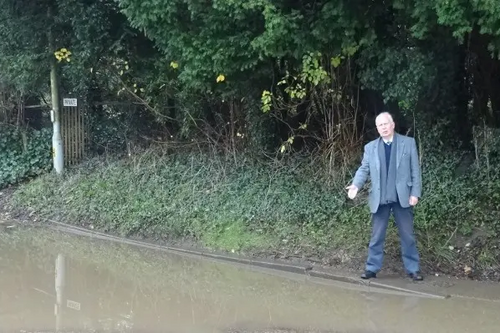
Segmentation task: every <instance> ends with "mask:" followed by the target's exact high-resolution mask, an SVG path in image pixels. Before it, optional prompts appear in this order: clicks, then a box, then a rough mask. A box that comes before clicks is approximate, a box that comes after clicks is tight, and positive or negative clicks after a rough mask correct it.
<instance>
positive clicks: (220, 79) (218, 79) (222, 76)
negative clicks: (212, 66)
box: [216, 74, 226, 83]
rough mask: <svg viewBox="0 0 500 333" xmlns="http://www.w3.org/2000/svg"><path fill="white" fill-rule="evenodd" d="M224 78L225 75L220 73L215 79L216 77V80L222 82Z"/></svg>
mask: <svg viewBox="0 0 500 333" xmlns="http://www.w3.org/2000/svg"><path fill="white" fill-rule="evenodd" d="M225 79H226V77H225V76H224V75H222V74H220V75H219V76H217V79H216V82H217V83H218V82H223V81H224V80H225Z"/></svg>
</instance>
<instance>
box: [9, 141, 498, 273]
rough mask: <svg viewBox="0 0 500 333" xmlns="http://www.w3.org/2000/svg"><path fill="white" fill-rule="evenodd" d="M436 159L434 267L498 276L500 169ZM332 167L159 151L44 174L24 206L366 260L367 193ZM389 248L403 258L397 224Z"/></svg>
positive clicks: (425, 249)
mask: <svg viewBox="0 0 500 333" xmlns="http://www.w3.org/2000/svg"><path fill="white" fill-rule="evenodd" d="M425 160H426V162H425V163H424V174H423V178H424V193H425V195H424V197H423V199H422V201H421V202H420V203H419V207H418V209H416V228H417V232H418V234H419V235H418V239H419V242H420V245H419V246H420V248H421V250H422V253H423V255H422V256H423V260H424V262H425V266H426V267H427V268H431V267H432V268H433V269H438V270H441V271H445V272H452V273H454V274H457V273H458V274H460V273H462V274H471V273H472V271H469V269H472V268H473V269H474V270H475V271H474V273H476V274H477V273H484V274H486V275H488V274H490V273H491V274H492V273H494V271H495V269H498V265H499V262H498V255H500V252H499V250H498V246H499V245H500V244H499V241H498V236H499V235H500V223H499V221H500V203H499V202H500V201H499V200H498V196H499V195H500V173H499V172H498V170H497V169H493V170H490V172H489V173H488V172H484V171H482V169H477V168H476V167H475V166H474V165H471V166H468V167H466V169H464V170H463V171H462V172H463V173H462V174H457V173H456V172H457V170H458V167H459V165H460V164H461V162H462V158H461V156H451V155H449V154H447V156H444V157H443V158H438V159H432V158H425ZM323 170H324V168H322V167H318V163H317V161H315V160H302V161H301V162H299V161H298V160H295V161H294V162H290V163H287V164H276V163H274V164H273V163H269V162H265V161H260V162H256V161H255V160H252V159H245V158H244V157H243V156H238V159H237V160H236V161H234V160H232V159H229V160H228V159H224V158H223V157H220V156H213V155H209V154H200V153H199V152H196V153H191V154H185V153H183V154H169V153H167V152H166V151H165V150H162V149H155V150H147V151H145V152H140V153H137V154H135V155H134V156H133V157H132V158H130V159H128V160H123V159H120V160H115V161H97V160H94V161H92V162H91V163H90V164H88V165H86V166H85V167H84V168H80V169H78V170H76V171H74V172H72V173H70V174H68V175H66V176H65V177H64V179H63V180H61V179H55V178H54V177H55V176H53V175H48V176H44V177H40V178H39V179H36V180H34V181H32V182H31V183H30V184H28V185H26V186H23V187H21V188H20V189H19V190H18V191H17V192H16V193H15V197H14V200H15V201H14V203H15V204H16V205H17V206H18V207H21V208H22V209H27V210H29V211H34V212H36V214H37V215H40V216H42V217H46V218H56V219H58V220H62V221H66V222H68V223H75V224H83V225H85V226H87V227H90V226H92V228H97V229H99V230H104V231H109V232H114V233H120V234H122V235H124V236H137V235H140V236H143V237H147V238H153V239H167V240H168V239H179V238H189V239H194V240H195V241H201V242H202V243H203V244H204V245H205V246H208V247H212V248H215V249H224V250H227V251H236V252H243V253H245V252H246V253H248V252H259V251H264V252H265V253H273V252H274V253H281V254H283V255H285V256H287V255H292V256H293V255H294V254H293V253H295V255H299V256H302V255H305V256H306V257H313V258H316V259H317V258H318V257H319V258H321V259H322V260H323V261H324V262H325V263H329V264H340V263H343V264H346V265H353V264H358V263H357V262H356V260H358V258H359V257H363V256H364V252H365V246H366V242H367V241H368V237H369V232H368V230H369V226H370V221H369V214H368V210H367V208H366V203H365V196H361V199H359V200H358V201H356V202H350V201H348V200H346V196H345V193H344V190H343V188H344V186H345V182H347V181H348V178H346V179H344V182H343V181H341V180H340V179H338V182H336V183H334V184H332V185H331V186H326V185H325V181H326V180H327V178H328V176H327V174H325V173H324V172H323ZM479 197H480V204H479V202H478V201H477V200H478V198H479ZM387 246H388V252H389V255H390V256H392V257H393V258H396V259H397V260H398V261H399V258H398V257H397V256H398V249H399V238H398V237H397V234H396V230H395V228H393V229H392V230H391V232H390V233H389V237H388V245H387ZM285 253H286V254H285ZM342 261H344V262H342ZM457 268H458V272H457V270H456V269H457Z"/></svg>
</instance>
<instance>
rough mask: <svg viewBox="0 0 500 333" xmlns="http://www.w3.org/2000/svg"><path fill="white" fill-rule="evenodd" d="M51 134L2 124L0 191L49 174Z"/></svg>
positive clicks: (46, 131) (0, 139) (0, 136)
mask: <svg viewBox="0 0 500 333" xmlns="http://www.w3.org/2000/svg"><path fill="white" fill-rule="evenodd" d="M50 152H51V132H50V131H49V130H47V129H42V130H39V131H37V130H33V129H31V128H24V129H23V128H19V127H15V126H10V125H2V124H1V123H0V188H4V187H5V186H7V185H12V184H16V183H18V182H20V181H24V180H26V179H28V178H33V177H36V176H39V175H41V174H44V173H46V172H47V171H49V170H50V167H51V157H50V156H51V155H50Z"/></svg>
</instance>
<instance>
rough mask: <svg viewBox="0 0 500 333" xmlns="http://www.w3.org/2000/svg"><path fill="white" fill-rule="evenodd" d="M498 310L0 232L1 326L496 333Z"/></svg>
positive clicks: (58, 237) (51, 235) (65, 238)
mask: <svg viewBox="0 0 500 333" xmlns="http://www.w3.org/2000/svg"><path fill="white" fill-rule="evenodd" d="M14 229H15V228H14ZM499 288H500V287H499ZM499 313H500V304H499V303H491V302H484V301H477V300H470V299H457V298H450V299H431V298H424V297H416V296H411V295H409V294H404V293H402V294H396V293H386V292H381V291H380V290H374V289H367V288H366V287H357V286H353V285H342V284H340V283H338V284H335V283H332V282H326V281H320V280H311V279H309V278H307V277H296V276H293V275H280V274H275V273H273V274H271V273H270V272H269V271H263V270H251V269H248V268H245V267H238V266H234V265H229V264H225V263H218V262H213V261H206V260H200V259H197V258H190V257H185V256H178V255H173V254H168V253H164V252H158V251H153V250H146V249H140V248H137V247H133V246H130V245H124V244H116V243H109V242H104V241H100V240H92V239H89V238H83V237H77V236H70V235H67V234H63V233H60V232H55V231H49V230H46V229H41V228H37V229H31V230H26V229H19V230H7V231H3V232H0V331H1V332H11V331H12V332H22V331H25V332H34V331H38V332H40V331H44V332H55V331H63V332H69V331H72V332H111V331H115V332H189V333H196V332H356V333H358V332H359V333H360V332H405V333H410V332H498V326H497V325H498V324H499V323H500V320H499V319H498V318H499V317H498V314H499Z"/></svg>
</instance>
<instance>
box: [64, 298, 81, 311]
mask: <svg viewBox="0 0 500 333" xmlns="http://www.w3.org/2000/svg"><path fill="white" fill-rule="evenodd" d="M66 306H67V307H68V308H70V309H73V310H76V311H80V308H81V306H80V303H78V302H75V301H70V300H69V299H68V300H66Z"/></svg>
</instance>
